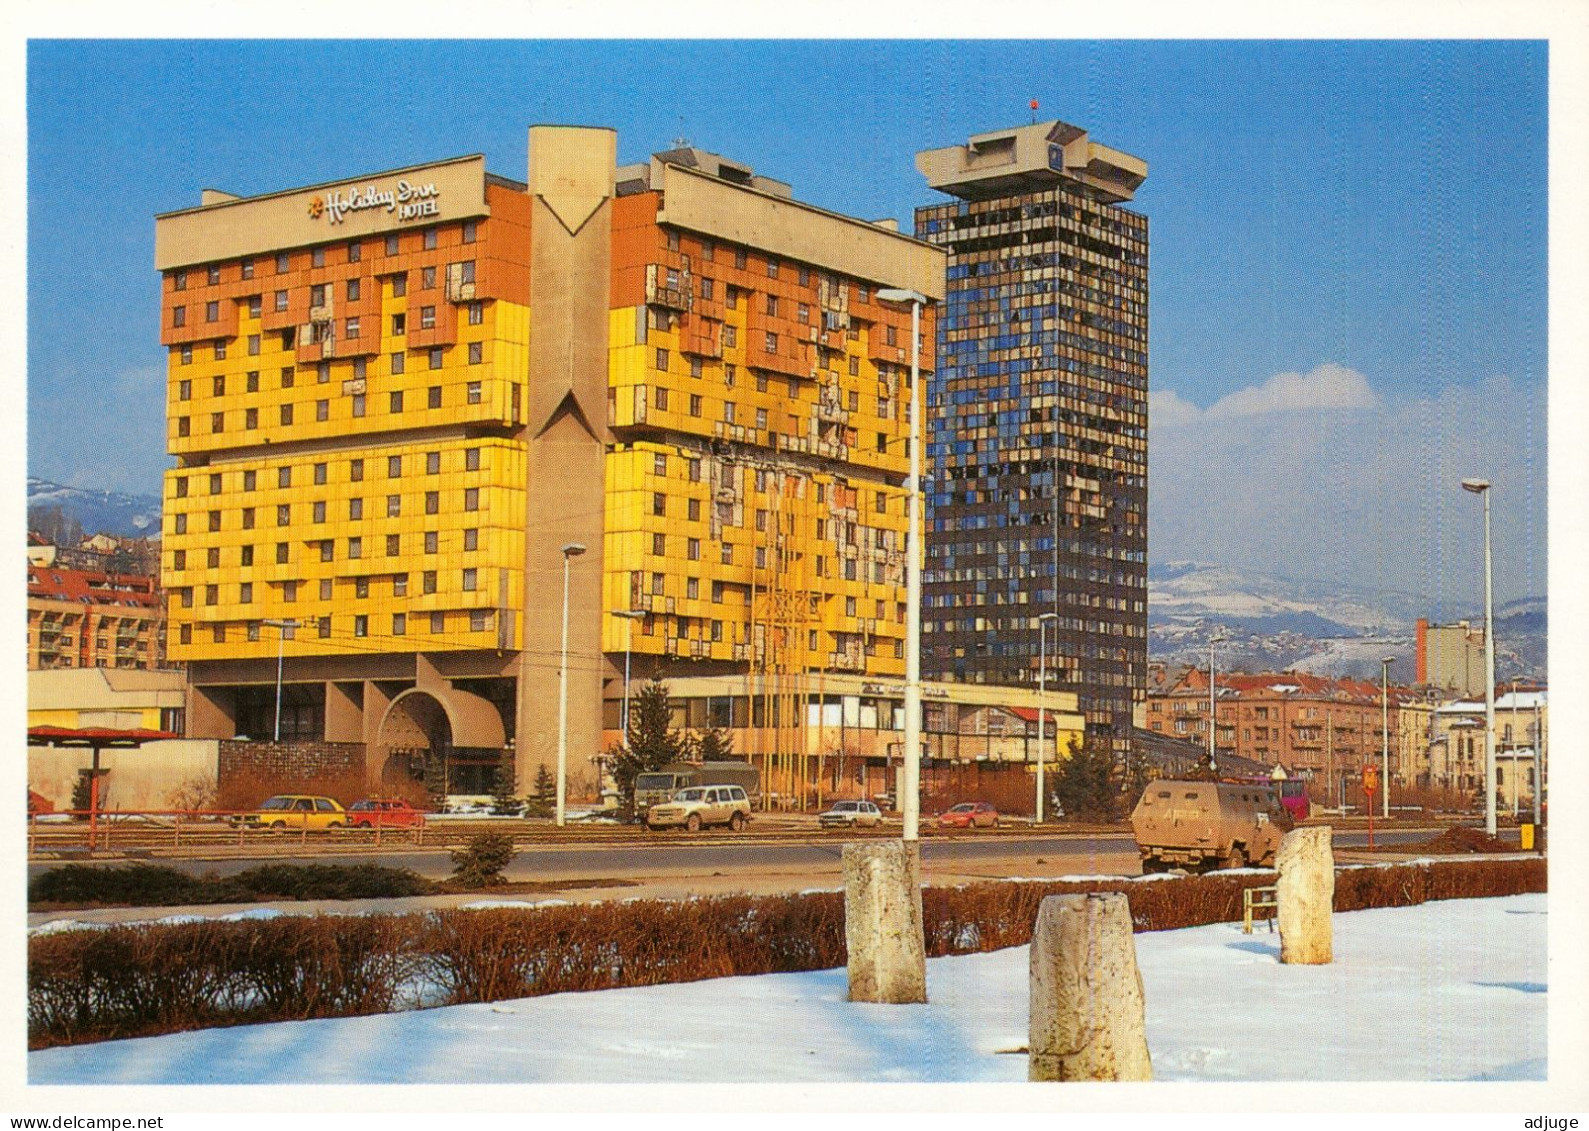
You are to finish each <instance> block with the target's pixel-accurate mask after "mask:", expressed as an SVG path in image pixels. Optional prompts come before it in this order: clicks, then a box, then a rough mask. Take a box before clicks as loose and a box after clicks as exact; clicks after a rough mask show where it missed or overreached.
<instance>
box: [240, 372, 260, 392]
mask: <svg viewBox="0 0 1589 1131" xmlns="http://www.w3.org/2000/svg"><path fill="white" fill-rule="evenodd" d="M243 391H244V392H248V393H257V392H259V370H257V369H250V370H249V371H248V375H247V377H245V378H244V380H243Z"/></svg>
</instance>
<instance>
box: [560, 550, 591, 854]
mask: <svg viewBox="0 0 1589 1131" xmlns="http://www.w3.org/2000/svg"><path fill="white" fill-rule="evenodd" d="M584 552H585V547H584V546H583V545H582V544H581V543H579V542H570V543H569V544H568V545H566V546H564V547H563V650H562V654H561V659H560V660H559V662H558V665H557V825H558V827H559V828H561V827H562V826H563V810H564V805H565V801H566V799H567V797H568V564H569V563H570V562H571V561H573V560H574V559H575V558H577V557H579V555H581V554H583V553H584Z"/></svg>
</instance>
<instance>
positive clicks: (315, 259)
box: [309, 247, 326, 267]
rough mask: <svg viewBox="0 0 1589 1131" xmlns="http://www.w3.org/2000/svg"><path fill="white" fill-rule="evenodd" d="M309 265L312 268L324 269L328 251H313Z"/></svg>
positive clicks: (319, 249) (318, 249)
mask: <svg viewBox="0 0 1589 1131" xmlns="http://www.w3.org/2000/svg"><path fill="white" fill-rule="evenodd" d="M309 265H310V266H311V267H324V266H325V265H326V249H325V248H323V247H317V248H315V249H314V250H313V251H311V252H310V253H309Z"/></svg>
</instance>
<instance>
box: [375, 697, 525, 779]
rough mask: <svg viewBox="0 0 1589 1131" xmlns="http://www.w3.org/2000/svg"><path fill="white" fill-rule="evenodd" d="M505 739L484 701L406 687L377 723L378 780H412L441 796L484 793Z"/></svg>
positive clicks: (491, 708) (493, 710) (499, 720)
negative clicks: (382, 755)
mask: <svg viewBox="0 0 1589 1131" xmlns="http://www.w3.org/2000/svg"><path fill="white" fill-rule="evenodd" d="M504 741H505V737H504V732H503V728H502V718H501V716H500V715H499V714H498V713H497V709H496V707H495V706H494V705H492V703H491V702H490V701H489V700H486V699H482V698H481V697H480V696H478V695H472V694H470V693H469V692H467V691H459V690H457V689H456V688H450V687H443V688H434V689H425V688H418V687H414V688H410V689H408V690H407V691H404V692H402V693H400V694H399V695H397V696H396V697H395V698H394V699H393V700H392V701H391V703H390V704H388V705H387V708H386V713H385V715H384V716H383V717H382V719H381V725H380V729H379V731H378V733H377V737H376V744H377V745H378V746H380V747H383V748H384V749H385V750H386V757H385V758H384V760H383V761H382V765H381V780H382V781H383V782H391V781H401V780H403V779H405V778H408V779H417V780H421V781H424V782H425V785H426V788H427V789H428V790H429V791H430V792H432V793H437V794H442V795H446V794H476V795H479V794H489V793H491V792H492V787H493V785H494V784H495V777H496V771H497V767H498V766H499V765H500V764H501V761H502V748H503V743H504Z"/></svg>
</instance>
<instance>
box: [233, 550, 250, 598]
mask: <svg viewBox="0 0 1589 1131" xmlns="http://www.w3.org/2000/svg"><path fill="white" fill-rule="evenodd" d="M243 549H245V550H247V549H249V547H247V546H244V547H243ZM243 564H244V565H247V564H248V563H247V562H244V563H243ZM237 599H238V603H239V604H243V605H252V604H253V603H254V583H253V582H252V581H245V582H243V584H241V585H239V586H238V587H237Z"/></svg>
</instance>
